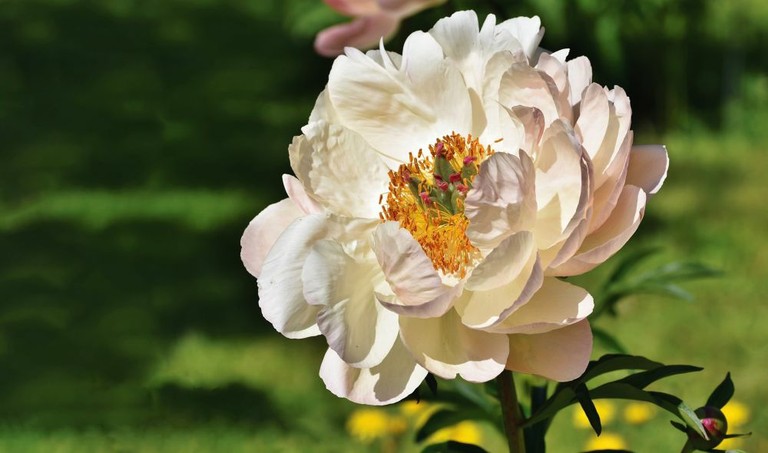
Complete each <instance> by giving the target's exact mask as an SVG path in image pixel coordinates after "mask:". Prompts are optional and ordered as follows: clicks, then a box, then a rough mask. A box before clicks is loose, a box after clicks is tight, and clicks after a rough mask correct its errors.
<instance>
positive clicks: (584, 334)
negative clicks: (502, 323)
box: [506, 320, 592, 382]
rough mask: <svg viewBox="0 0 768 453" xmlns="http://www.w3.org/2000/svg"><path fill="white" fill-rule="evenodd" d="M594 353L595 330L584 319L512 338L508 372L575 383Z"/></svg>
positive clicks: (512, 336) (510, 338)
mask: <svg viewBox="0 0 768 453" xmlns="http://www.w3.org/2000/svg"><path fill="white" fill-rule="evenodd" d="M591 354H592V331H591V330H590V328H589V323H588V322H587V321H586V320H584V321H581V322H578V323H576V324H573V325H570V326H567V327H563V328H562V329H556V330H552V331H550V332H547V333H541V334H535V335H510V336H509V358H508V360H507V365H506V367H507V369H510V370H513V371H518V372H522V373H530V374H535V375H539V376H543V377H545V378H548V379H552V380H555V381H558V382H567V381H572V380H574V379H576V378H578V377H579V376H581V374H582V373H584V370H586V369H587V365H588V364H589V356H590V355H591Z"/></svg>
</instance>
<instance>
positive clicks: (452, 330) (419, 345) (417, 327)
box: [400, 310, 509, 382]
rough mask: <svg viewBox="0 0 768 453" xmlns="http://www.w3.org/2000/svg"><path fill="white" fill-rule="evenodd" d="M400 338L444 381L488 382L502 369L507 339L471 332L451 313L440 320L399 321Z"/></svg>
mask: <svg viewBox="0 0 768 453" xmlns="http://www.w3.org/2000/svg"><path fill="white" fill-rule="evenodd" d="M400 337H401V338H402V340H403V342H404V343H405V346H406V347H407V348H408V350H409V351H411V354H412V355H413V356H414V357H415V358H416V361H417V362H418V363H419V364H420V365H421V366H423V367H424V368H426V369H427V370H429V371H430V372H431V373H434V374H435V375H437V376H440V377H442V378H444V379H453V378H455V377H456V375H459V376H461V377H462V378H464V379H465V380H467V381H470V382H486V381H489V380H491V379H493V378H495V377H496V376H498V374H499V373H501V371H502V370H503V369H504V363H505V362H506V360H507V353H508V351H509V342H508V341H507V337H506V336H504V335H497V334H491V333H487V332H483V331H479V330H473V329H470V328H468V327H466V326H464V325H463V324H462V323H461V321H460V319H459V316H458V314H457V313H456V312H455V311H453V310H451V311H449V312H448V313H446V314H445V315H444V316H442V317H440V318H428V319H418V318H406V317H401V318H400Z"/></svg>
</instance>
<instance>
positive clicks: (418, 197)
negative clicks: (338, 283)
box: [379, 133, 493, 278]
mask: <svg viewBox="0 0 768 453" xmlns="http://www.w3.org/2000/svg"><path fill="white" fill-rule="evenodd" d="M491 154H493V150H492V149H491V148H490V147H484V146H483V145H481V144H480V143H479V142H478V140H477V139H476V138H472V136H471V135H468V136H467V137H466V138H465V137H462V136H460V135H458V134H456V133H452V134H451V135H446V136H444V137H443V138H440V139H438V140H437V141H435V144H434V145H430V146H429V154H428V155H426V154H425V153H424V152H423V151H422V150H421V149H420V150H419V151H418V153H417V154H416V156H414V155H413V153H409V159H408V163H405V164H402V165H400V167H399V168H398V169H397V171H393V170H390V172H389V192H388V193H387V194H386V200H385V199H384V196H383V195H382V197H381V199H380V200H379V202H380V203H381V204H382V212H381V214H380V217H381V219H382V220H393V221H397V222H399V223H400V225H401V226H402V227H403V228H405V229H406V230H408V231H409V232H410V233H411V235H413V237H414V238H415V239H416V241H418V243H419V244H420V245H421V247H422V248H423V249H424V252H425V253H426V254H427V256H428V257H429V259H430V260H432V264H433V265H434V266H435V269H437V270H440V271H442V272H443V273H445V274H452V275H457V276H458V277H459V278H463V277H464V276H465V275H466V269H467V266H468V265H469V264H471V263H472V262H473V261H474V260H475V259H476V258H477V255H478V250H477V248H476V247H474V246H473V245H472V244H471V243H470V242H469V239H468V238H467V234H466V231H467V226H468V225H469V221H468V220H467V218H466V217H465V216H464V198H465V197H466V194H467V192H468V191H469V189H471V188H472V181H473V180H474V178H475V175H477V172H478V167H479V165H480V163H481V162H482V161H483V160H485V159H486V158H487V157H488V156H490V155H491Z"/></svg>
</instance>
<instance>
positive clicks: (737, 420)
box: [722, 400, 750, 431]
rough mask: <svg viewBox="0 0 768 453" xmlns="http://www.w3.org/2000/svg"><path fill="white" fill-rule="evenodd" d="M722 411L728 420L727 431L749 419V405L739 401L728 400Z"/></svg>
mask: <svg viewBox="0 0 768 453" xmlns="http://www.w3.org/2000/svg"><path fill="white" fill-rule="evenodd" d="M722 411H723V415H725V419H726V420H728V427H729V428H728V431H733V428H736V427H740V426H742V425H743V424H745V423H746V422H747V421H748V420H749V415H750V414H749V407H747V405H746V404H744V403H742V402H741V401H736V400H731V401H729V402H728V404H726V405H725V407H724V408H723V409H722Z"/></svg>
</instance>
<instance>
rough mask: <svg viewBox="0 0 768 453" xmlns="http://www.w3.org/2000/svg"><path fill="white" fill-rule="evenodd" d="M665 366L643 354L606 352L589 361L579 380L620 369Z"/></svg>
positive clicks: (649, 368)
mask: <svg viewBox="0 0 768 453" xmlns="http://www.w3.org/2000/svg"><path fill="white" fill-rule="evenodd" d="M662 366H664V364H662V363H659V362H654V361H653V360H649V359H646V358H645V357H642V356H637V355H627V354H606V355H604V356H602V357H600V358H599V359H597V360H593V361H591V362H589V365H588V366H587V370H586V371H585V372H584V374H582V375H581V377H580V378H578V379H577V381H579V382H585V383H586V382H587V381H589V380H591V379H594V378H596V377H597V376H600V375H603V374H606V373H611V372H613V371H619V370H652V369H655V368H659V367H662Z"/></svg>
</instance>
